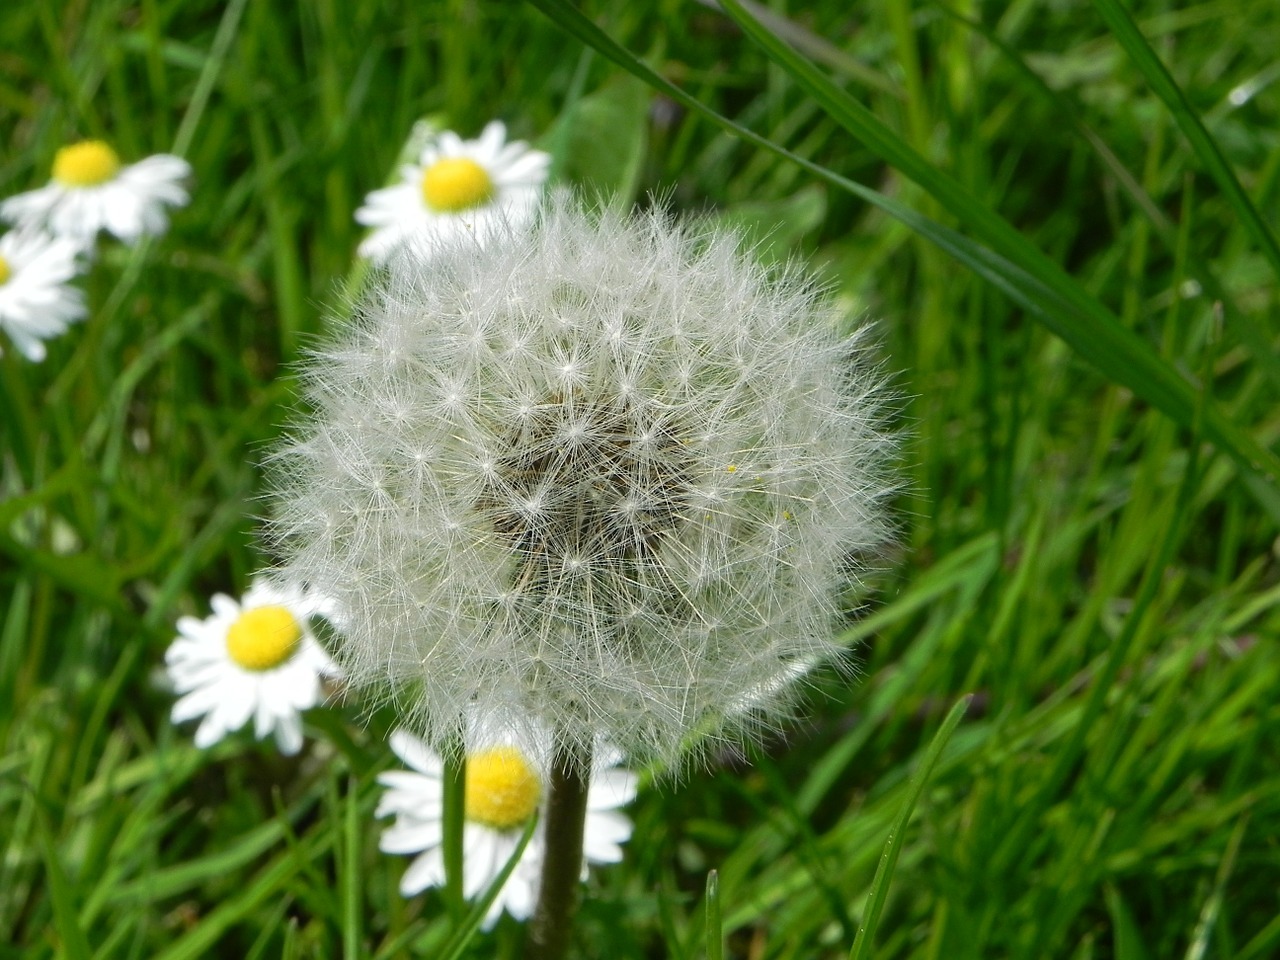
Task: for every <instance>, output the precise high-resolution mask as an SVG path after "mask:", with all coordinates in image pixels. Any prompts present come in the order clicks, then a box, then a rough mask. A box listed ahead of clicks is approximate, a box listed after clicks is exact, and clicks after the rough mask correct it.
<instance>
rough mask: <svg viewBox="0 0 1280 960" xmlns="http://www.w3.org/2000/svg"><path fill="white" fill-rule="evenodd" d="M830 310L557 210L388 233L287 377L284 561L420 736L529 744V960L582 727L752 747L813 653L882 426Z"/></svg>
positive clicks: (751, 263)
mask: <svg viewBox="0 0 1280 960" xmlns="http://www.w3.org/2000/svg"><path fill="white" fill-rule="evenodd" d="M834 314H835V311H834V310H833V308H832V307H831V305H830V303H829V301H827V300H826V299H825V298H824V297H823V296H822V295H821V291H820V290H818V289H816V288H815V285H814V283H813V282H812V281H811V280H810V279H809V278H807V277H806V275H804V274H803V273H802V272H800V271H799V270H797V269H790V270H785V269H784V270H781V271H774V272H770V271H767V270H765V269H764V268H763V267H761V266H760V265H759V264H758V263H757V262H756V261H755V260H754V259H753V258H751V257H750V256H749V255H748V254H747V253H745V252H744V251H743V250H742V248H741V244H740V242H739V240H738V238H737V237H736V236H735V235H733V234H731V233H726V232H723V231H718V230H716V229H714V228H711V227H707V226H698V227H691V228H682V227H680V226H677V225H675V224H674V223H672V222H671V221H670V220H669V219H668V218H666V217H664V216H663V215H662V214H660V213H651V214H648V215H645V216H638V217H634V218H627V217H623V216H618V215H614V214H611V213H608V212H603V213H598V214H593V213H590V212H585V211H583V210H582V209H581V208H580V207H578V206H577V205H576V203H575V202H574V201H573V200H572V199H569V198H567V197H563V196H557V197H556V198H554V199H553V200H552V201H551V202H550V203H549V204H547V205H546V207H545V208H544V210H543V213H542V215H541V218H540V219H539V221H538V222H537V223H536V224H535V225H534V227H533V228H532V229H531V230H524V231H520V230H514V229H509V230H505V231H499V232H497V233H495V234H494V236H492V237H490V238H488V242H486V243H484V244H483V245H477V244H474V243H473V244H467V245H455V246H451V247H444V246H441V247H439V248H437V249H436V250H434V251H432V253H431V254H430V255H429V256H428V255H426V254H424V253H422V252H420V251H418V250H414V249H409V250H407V251H406V252H405V253H404V254H403V255H402V256H401V257H400V258H398V259H396V260H394V261H393V262H392V263H391V265H390V269H389V270H388V271H387V272H386V274H385V276H384V277H383V279H382V281H381V284H380V285H375V287H374V288H373V293H372V295H371V296H370V297H369V298H368V300H367V301H366V304H365V306H364V308H363V311H362V313H361V314H360V315H359V316H358V318H357V319H356V320H355V321H353V322H352V323H351V324H350V325H349V326H348V327H347V329H345V330H344V331H342V333H341V335H340V336H339V338H338V339H337V341H336V342H335V343H333V344H332V345H330V346H328V347H324V348H322V349H320V351H319V352H318V355H317V356H316V357H315V359H314V362H313V363H312V365H311V367H310V369H309V372H308V374H307V376H308V383H309V387H308V390H309V398H310V401H311V407H312V409H313V410H314V411H315V412H314V414H313V415H312V417H311V418H310V419H309V420H307V421H304V422H302V423H300V424H299V425H298V427H297V428H296V429H295V431H294V435H293V437H292V439H291V440H289V441H287V443H286V445H285V446H284V447H283V448H282V449H281V451H280V453H279V455H278V457H277V458H276V463H275V477H276V484H277V511H276V517H275V520H274V521H273V526H272V528H271V536H272V537H273V539H274V541H275V544H276V546H277V548H278V549H279V551H280V553H281V556H282V560H283V567H284V569H285V570H286V571H287V572H288V575H289V576H290V577H297V578H299V579H301V580H303V581H305V582H309V583H314V584H316V586H317V588H319V589H321V590H323V591H324V592H325V593H326V595H331V596H332V597H333V598H334V602H335V605H336V608H337V609H338V610H339V611H341V615H342V626H343V638H342V639H341V641H340V643H339V649H338V654H339V658H340V661H341V662H342V663H343V665H344V667H345V668H346V669H347V670H348V671H349V673H350V675H351V677H352V678H353V680H354V683H355V684H356V685H357V686H360V687H364V688H367V689H376V690H381V691H384V692H386V694H387V695H389V696H391V697H393V698H394V699H395V700H396V701H397V704H398V706H399V708H400V709H401V710H402V711H403V712H404V713H405V714H407V715H408V720H407V722H408V723H410V724H412V725H416V727H417V729H419V730H421V731H422V732H423V735H424V739H425V741H426V742H427V744H428V746H430V747H431V748H432V749H434V750H436V751H437V752H439V751H441V750H447V749H449V747H450V745H451V744H452V743H454V742H456V738H457V737H458V736H460V735H461V734H462V733H463V730H462V729H461V724H462V719H461V718H462V717H464V715H465V713H466V711H467V710H468V709H469V708H470V706H471V705H472V704H478V705H479V706H481V707H483V708H486V709H494V710H500V711H503V712H505V713H506V714H508V715H510V716H514V717H528V718H529V722H530V723H531V724H533V725H535V726H537V727H540V728H544V729H546V730H548V731H549V732H550V733H549V736H550V738H551V742H552V744H553V756H552V762H551V763H550V766H549V770H550V773H549V776H548V785H547V790H548V794H549V800H548V803H547V831H548V836H549V837H555V838H556V839H555V840H554V841H552V840H549V841H548V843H547V845H546V850H547V856H546V858H545V859H544V862H543V874H542V881H541V884H540V900H539V905H538V908H537V911H536V913H535V919H534V923H533V924H532V926H531V944H532V945H533V946H534V947H536V949H537V951H538V952H537V954H536V955H537V956H539V957H558V956H561V955H562V954H563V951H564V949H565V948H566V946H567V941H566V940H565V939H564V938H565V937H566V936H567V933H566V930H567V927H568V917H569V916H570V914H571V911H572V896H573V891H574V890H575V889H576V882H575V881H576V877H577V875H578V873H579V871H580V867H581V858H582V830H581V825H582V822H583V819H582V818H583V817H584V816H585V811H586V798H587V790H588V786H587V780H588V776H587V772H588V771H589V770H591V769H592V760H591V755H592V749H593V746H594V744H595V743H596V741H597V739H598V738H602V737H603V738H605V739H607V740H608V741H610V742H611V743H614V744H616V745H617V746H618V747H619V748H620V749H621V750H622V751H623V752H624V753H625V755H626V756H628V758H629V759H630V760H631V761H632V762H644V761H646V760H650V759H652V760H657V761H660V762H675V761H676V760H677V759H678V758H680V757H681V755H682V754H683V753H684V751H685V749H686V748H687V747H688V746H689V745H690V741H692V740H695V739H699V741H700V743H704V744H705V743H706V742H709V739H710V738H713V737H718V738H721V739H737V738H740V737H743V736H747V735H750V734H751V733H752V732H753V731H755V730H757V729H759V728H760V727H762V726H770V725H775V724H776V723H777V722H778V720H779V719H780V718H781V717H782V716H784V715H785V714H786V712H787V711H788V710H789V708H790V706H791V705H792V704H793V702H794V698H795V691H796V687H797V686H798V684H796V683H793V682H787V681H786V678H788V677H798V676H800V675H801V674H803V672H804V670H805V669H806V668H807V666H808V665H810V664H812V663H814V662H816V661H818V660H821V659H822V658H824V657H830V656H831V655H832V654H833V653H834V652H835V651H836V649H837V647H836V644H835V643H834V641H833V640H832V630H833V626H834V624H835V623H836V622H837V621H838V617H839V614H840V604H841V600H842V598H841V594H842V592H843V591H844V590H845V589H846V588H847V587H848V584H849V582H850V580H853V579H856V578H857V576H858V574H859V572H860V571H861V570H862V565H863V564H865V563H866V560H867V557H868V556H870V555H873V553H874V551H876V550H877V549H878V548H879V547H880V546H881V545H882V543H883V541H884V539H885V537H886V535H887V523H886V520H885V511H884V508H883V500H884V497H885V495H886V494H887V492H888V491H889V490H890V489H891V486H892V484H891V483H890V481H889V479H888V477H889V473H890V471H889V470H888V464H889V462H890V456H891V454H892V451H893V442H892V440H891V438H890V437H889V436H888V434H887V433H886V431H885V429H884V426H883V420H884V407H885V396H886V395H885V390H884V388H883V385H882V378H881V377H880V375H879V374H877V373H876V371H875V367H874V364H873V363H871V362H870V361H869V359H868V350H867V345H866V342H865V337H864V336H863V335H862V334H855V335H853V336H851V337H842V336H841V335H840V334H839V332H838V330H837V317H836V316H835V315H834ZM748 704H749V705H750V709H744V705H748ZM575 824H576V827H575ZM575 838H576V839H575ZM532 955H533V954H531V956H532Z"/></svg>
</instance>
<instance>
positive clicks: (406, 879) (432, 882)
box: [400, 847, 444, 897]
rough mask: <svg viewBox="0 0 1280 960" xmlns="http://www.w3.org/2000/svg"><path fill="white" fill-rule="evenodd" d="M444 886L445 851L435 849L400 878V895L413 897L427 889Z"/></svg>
mask: <svg viewBox="0 0 1280 960" xmlns="http://www.w3.org/2000/svg"><path fill="white" fill-rule="evenodd" d="M443 884H444V851H443V850H441V849H440V847H435V848H433V849H431V850H428V851H427V852H426V853H424V854H422V855H421V856H419V857H416V858H415V859H414V861H413V863H411V864H409V869H408V870H406V871H405V872H404V876H403V877H401V878H400V893H401V895H402V896H406V897H412V896H413V895H414V894H416V893H421V892H422V891H423V890H425V889H427V887H439V886H443Z"/></svg>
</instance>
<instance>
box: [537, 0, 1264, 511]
mask: <svg viewBox="0 0 1280 960" xmlns="http://www.w3.org/2000/svg"><path fill="white" fill-rule="evenodd" d="M529 2H530V3H531V4H533V6H535V7H537V8H538V9H539V10H541V11H542V12H543V13H544V14H546V15H547V17H548V18H550V19H551V20H552V21H554V22H555V23H556V24H557V25H559V26H560V27H561V28H562V29H564V30H565V31H566V32H567V33H569V34H571V35H572V36H574V37H577V38H578V39H579V40H581V41H582V42H583V43H586V44H588V45H590V46H592V47H594V48H595V49H596V50H597V51H599V52H600V53H601V54H602V55H604V56H605V57H607V58H608V59H610V60H612V61H613V62H614V63H616V64H618V66H620V67H622V68H623V69H625V70H627V71H628V72H630V73H632V74H634V75H636V76H638V77H640V78H641V79H642V80H644V81H645V82H647V83H648V84H649V85H650V86H652V87H654V88H655V89H658V90H661V91H662V92H663V93H664V94H666V95H667V96H669V97H671V98H672V99H673V100H675V101H677V102H679V103H681V104H683V105H685V106H687V107H689V108H690V109H691V110H695V111H697V112H699V113H701V114H702V115H704V116H706V117H707V118H709V119H710V120H712V121H713V122H715V123H716V124H717V125H718V126H720V127H721V128H723V129H724V130H726V131H728V132H729V133H731V134H733V135H734V136H737V137H740V138H741V139H743V140H745V141H747V142H748V143H751V144H753V145H755V146H758V147H761V148H763V149H765V150H769V151H770V152H772V153H774V154H776V155H778V156H780V157H783V158H785V159H787V160H789V161H791V162H792V163H795V164H798V165H799V166H800V167H802V168H803V169H805V170H807V171H808V172H810V173H812V174H813V175H814V176H817V177H820V178H821V179H823V180H825V181H827V182H828V183H831V184H833V185H835V186H838V187H840V188H841V189H843V190H847V191H848V192H850V193H852V194H854V195H855V196H857V197H859V198H860V199H862V200H865V201H866V202H867V203H870V204H872V205H874V206H876V207H878V208H879V209H881V210H883V211H884V212H885V213H887V214H889V215H890V216H892V217H893V218H894V219H896V220H899V221H900V222H902V223H904V224H906V225H907V226H908V227H910V228H911V229H913V230H915V231H916V232H918V233H920V234H921V235H922V236H924V237H925V238H926V239H928V240H930V241H932V242H933V243H935V244H937V245H938V246H939V247H941V248H942V249H943V250H944V251H946V252H947V253H949V254H950V255H951V256H953V257H954V258H955V259H957V260H959V261H960V262H961V263H963V264H964V265H965V266H967V267H969V269H971V270H973V271H974V272H975V273H977V274H978V275H979V276H981V277H982V278H983V279H985V280H987V281H988V282H989V283H991V284H993V285H994V286H996V287H997V288H998V289H1000V290H1001V291H1002V292H1003V293H1005V295H1006V296H1008V297H1009V298H1010V299H1011V300H1013V301H1014V302H1015V303H1017V304H1018V305H1019V306H1021V307H1023V308H1024V309H1025V310H1027V311H1028V312H1029V313H1031V314H1032V315H1033V316H1035V317H1036V318H1037V319H1039V320H1040V321H1041V322H1042V323H1044V324H1045V326H1047V327H1048V328H1049V329H1050V330H1051V331H1053V332H1054V333H1055V334H1057V335H1058V336H1059V337H1061V338H1062V339H1063V340H1064V341H1066V342H1067V344H1069V345H1070V346H1071V347H1072V349H1074V350H1075V351H1076V352H1077V353H1078V354H1079V355H1080V356H1082V357H1083V358H1084V359H1086V360H1088V361H1089V362H1090V363H1092V364H1093V365H1094V366H1095V367H1096V368H1097V369H1098V370H1099V371H1100V372H1101V373H1102V374H1103V375H1104V376H1106V377H1107V378H1108V379H1110V380H1112V381H1114V382H1116V383H1119V384H1121V385H1123V386H1125V387H1127V388H1129V389H1130V390H1132V391H1133V392H1134V393H1135V394H1136V395H1137V396H1139V397H1142V398H1143V399H1144V400H1146V401H1147V402H1148V403H1150V404H1151V405H1152V406H1154V407H1156V408H1157V409H1159V410H1161V411H1162V412H1163V413H1165V414H1166V415H1167V416H1169V417H1171V418H1172V419H1173V420H1175V421H1176V422H1177V423H1179V424H1181V425H1183V426H1190V424H1191V421H1192V418H1193V411H1194V408H1195V391H1194V390H1193V389H1192V387H1191V385H1190V384H1189V383H1187V381H1186V380H1184V379H1183V378H1182V377H1181V376H1180V375H1179V374H1178V373H1177V371H1175V370H1174V369H1173V368H1172V367H1171V366H1169V364H1167V363H1166V362H1164V361H1163V360H1162V359H1161V358H1160V357H1159V356H1158V355H1157V354H1156V353H1155V352H1154V351H1153V350H1152V349H1151V347H1150V345H1148V344H1147V343H1146V341H1144V340H1142V339H1141V338H1140V337H1138V336H1137V335H1136V334H1135V333H1133V332H1132V331H1131V330H1129V329H1128V328H1127V327H1125V326H1124V325H1123V324H1122V323H1121V322H1120V321H1119V319H1118V318H1117V317H1116V316H1115V315H1114V314H1112V313H1111V312H1110V311H1108V310H1107V309H1106V308H1105V307H1104V306H1103V305H1102V304H1101V303H1099V302H1098V301H1097V300H1096V299H1094V298H1093V297H1091V296H1089V294H1088V293H1087V292H1086V291H1085V290H1084V289H1083V288H1082V287H1081V286H1080V285H1079V284H1078V283H1077V282H1076V281H1075V280H1073V279H1072V278H1071V277H1070V276H1069V275H1068V274H1067V273H1066V272H1065V271H1063V270H1062V268H1061V267H1059V266H1058V265H1057V264H1055V263H1054V262H1053V261H1051V260H1050V259H1049V258H1048V257H1046V256H1045V255H1044V254H1043V253H1042V252H1041V251H1039V250H1038V249H1036V248H1035V247H1034V246H1033V245H1031V244H1030V243H1029V242H1028V241H1027V239H1026V238H1025V237H1023V236H1022V235H1021V234H1020V233H1018V232H1017V231H1016V230H1014V228H1013V227H1012V226H1010V225H1009V224H1008V223H1007V222H1006V221H1004V220H1003V219H1001V218H1000V217H998V216H997V215H995V214H994V213H992V212H991V211H990V210H987V209H986V208H985V207H984V206H982V204H981V203H980V202H978V201H977V200H976V199H974V198H973V197H971V196H970V195H969V194H968V193H967V192H966V191H965V190H964V188H963V187H961V186H960V185H959V184H958V183H956V182H955V181H954V180H951V178H949V177H947V176H946V175H945V174H942V173H940V172H939V171H937V170H934V169H933V168H932V167H931V166H930V165H929V164H928V162H927V161H925V160H924V158H922V157H920V156H919V154H917V153H915V151H914V150H912V149H911V148H910V147H909V146H907V145H906V144H905V143H903V142H902V141H901V140H900V139H899V138H898V137H896V135H894V134H893V133H892V132H891V131H889V130H888V129H887V128H885V127H884V126H883V125H882V124H880V122H879V121H878V120H876V119H875V118H874V117H873V116H871V115H870V114H869V113H868V112H867V111H866V110H865V108H863V107H862V106H861V105H860V104H857V103H856V101H853V100H852V98H850V97H849V96H848V95H847V94H846V93H844V91H842V90H840V89H839V88H837V87H835V86H834V85H833V84H831V82H830V81H829V80H827V79H826V78H825V77H823V76H822V74H821V73H819V72H818V71H817V70H816V69H815V68H813V67H812V66H811V65H810V64H808V63H807V62H805V61H804V60H802V59H801V58H800V57H799V56H798V55H797V54H795V53H794V52H793V51H791V50H790V48H788V47H786V46H785V45H783V44H782V43H781V42H780V41H778V40H776V38H773V37H772V35H770V34H768V33H767V31H764V30H763V28H761V27H760V26H759V25H758V24H756V23H755V21H753V20H751V19H750V17H749V16H748V15H746V14H745V13H744V12H743V11H742V8H741V7H736V6H735V4H734V0H724V3H723V6H724V7H725V8H726V9H729V10H733V9H736V11H737V12H736V16H735V19H739V22H740V23H742V24H743V28H744V29H745V30H747V31H748V32H749V33H751V35H752V36H753V38H756V39H758V40H759V41H760V42H761V43H762V45H764V46H765V47H766V49H767V50H768V52H769V54H770V56H771V57H775V56H776V58H777V62H778V63H779V65H781V66H783V67H784V68H785V69H787V70H788V72H790V73H792V75H793V76H794V77H796V79H797V80H798V81H800V82H801V84H802V85H803V86H805V88H806V89H807V90H809V91H810V92H811V93H813V92H814V90H819V91H821V92H822V93H823V95H822V96H821V97H817V99H818V100H819V102H820V103H822V104H823V106H824V107H826V106H828V105H829V104H830V105H831V106H832V107H833V108H835V109H836V110H837V112H832V114H831V115H832V118H833V119H835V120H837V121H838V122H842V123H845V122H847V123H849V124H852V125H853V127H854V129H853V130H851V132H854V133H855V135H857V130H859V129H862V128H863V127H864V126H865V127H866V129H867V130H868V131H869V135H871V136H872V137H873V141H872V142H869V141H864V142H867V145H868V146H870V147H872V148H873V149H877V148H883V149H884V151H885V153H882V154H881V156H882V157H884V158H885V159H886V160H888V161H889V162H891V163H893V164H894V165H895V166H899V165H900V164H901V166H900V169H902V170H903V172H904V173H906V174H907V175H908V176H911V177H912V178H913V179H916V177H917V176H918V177H920V178H923V179H921V180H920V181H918V182H920V183H921V185H922V186H924V187H925V188H926V189H929V187H930V186H931V185H932V186H933V187H935V188H938V189H942V195H940V196H939V197H938V199H939V200H940V201H943V199H944V197H945V198H946V202H944V206H948V204H951V205H954V206H955V207H956V209H955V210H952V213H953V214H955V215H956V216H957V218H958V219H959V220H960V221H961V222H962V223H964V224H966V225H967V226H968V227H969V228H970V229H971V230H973V231H974V232H975V233H979V234H981V235H982V239H983V240H984V241H985V242H987V243H989V244H990V246H989V247H988V246H983V244H981V243H976V242H974V241H973V240H971V239H970V238H968V237H966V236H964V235H962V234H960V233H959V232H957V231H955V230H952V229H950V228H948V227H944V226H942V225H941V224H939V223H937V222H936V221H934V220H931V219H930V218H928V217H926V216H924V215H923V214H920V213H918V212H916V211H914V210H912V209H911V208H909V207H907V206H905V205H904V204H901V203H899V202H898V201H896V200H893V199H891V198H890V197H887V196H885V195H884V194H881V193H878V192H877V191H875V190H872V189H870V188H869V187H865V186H863V185H862V184H859V183H855V182H854V181H852V180H849V179H847V178H845V177H842V176H840V175H839V174H836V173H834V172H832V171H831V170H828V169H826V168H825V167H823V166H821V165H819V164H816V163H813V162H812V161H809V160H806V159H805V158H803V157H799V156H796V155H795V154H794V153H791V152H790V151H789V150H787V149H785V148H784V147H781V146H779V145H778V144H775V143H774V142H772V141H771V140H769V139H767V138H766V137H763V136H761V135H759V134H757V133H755V132H753V131H751V130H748V129H747V128H745V127H743V126H741V125H739V124H737V123H734V122H733V121H732V120H730V119H729V118H727V117H725V116H723V115H721V114H719V113H717V112H716V111H714V110H712V109H711V108H710V107H708V106H706V105H705V104H703V103H702V102H701V101H699V100H698V99H697V98H696V97H694V96H692V95H690V94H689V93H687V92H685V91H684V90H682V89H681V88H680V87H677V86H676V85H675V84H673V83H671V82H670V81H668V80H666V79H665V78H663V77H661V76H659V75H658V74H656V73H654V72H653V71H652V70H650V69H649V68H648V67H647V66H646V65H645V64H644V63H642V62H641V61H640V60H638V59H637V58H636V57H634V56H633V55H632V54H631V53H629V52H628V51H627V50H625V49H624V48H623V47H621V46H619V45H618V44H617V43H615V42H614V41H613V40H612V39H611V38H610V37H609V36H608V35H607V34H605V33H604V32H603V31H602V30H600V28H599V27H597V26H596V25H595V24H593V23H592V22H591V21H590V20H588V19H587V18H586V17H584V16H583V15H582V14H581V13H579V12H578V11H577V10H576V9H574V7H573V6H572V5H570V4H569V3H568V2H567V0H529ZM748 24H750V25H751V27H748V26H747V25H748ZM753 30H754V32H752V31H753ZM815 97H816V94H815ZM850 103H852V104H853V105H854V107H855V108H856V109H852V110H841V109H840V108H841V107H842V106H848V104H850ZM863 115H865V117H869V118H870V121H871V122H870V123H869V124H861V123H859V120H860V119H863V118H864V116H863ZM846 128H848V127H846ZM881 134H884V135H881ZM940 184H941V187H940V186H939V185H940ZM943 188H945V189H943ZM957 211H959V212H957ZM1204 423H1205V434H1206V437H1207V438H1208V439H1209V440H1210V441H1211V442H1212V443H1214V444H1216V445H1218V446H1219V447H1220V448H1221V449H1222V450H1223V451H1224V452H1226V453H1227V454H1228V455H1229V456H1230V457H1231V458H1232V460H1233V461H1235V463H1236V465H1237V467H1238V468H1239V469H1240V471H1241V473H1242V475H1243V479H1244V481H1245V484H1246V486H1247V487H1248V489H1249V491H1250V492H1251V493H1252V494H1253V496H1254V498H1255V499H1256V500H1257V501H1258V503H1259V505H1260V506H1262V507H1263V508H1264V509H1265V510H1266V511H1267V512H1268V513H1269V514H1270V515H1271V516H1272V517H1273V518H1274V519H1276V520H1280V489H1277V486H1276V484H1277V480H1278V479H1280V458H1277V457H1276V455H1275V454H1273V453H1272V452H1271V451H1270V450H1267V449H1266V448H1264V447H1263V446H1262V445H1261V444H1259V443H1258V442H1257V441H1256V440H1254V439H1253V437H1252V436H1250V435H1249V434H1248V433H1247V432H1246V431H1244V430H1243V429H1241V428H1240V427H1239V426H1238V425H1236V424H1235V423H1233V422H1232V421H1231V420H1229V419H1228V418H1227V417H1226V416H1224V415H1223V414H1222V412H1221V411H1220V410H1218V409H1217V407H1212V408H1210V409H1209V410H1207V411H1206V412H1205V421H1204Z"/></svg>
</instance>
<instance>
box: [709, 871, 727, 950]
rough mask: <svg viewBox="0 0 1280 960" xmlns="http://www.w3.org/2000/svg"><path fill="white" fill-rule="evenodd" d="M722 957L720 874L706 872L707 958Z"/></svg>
mask: <svg viewBox="0 0 1280 960" xmlns="http://www.w3.org/2000/svg"><path fill="white" fill-rule="evenodd" d="M723 957H724V930H723V928H722V925H721V923H720V874H719V873H718V872H717V871H715V870H710V871H708V872H707V960H722V958H723Z"/></svg>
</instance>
